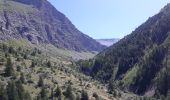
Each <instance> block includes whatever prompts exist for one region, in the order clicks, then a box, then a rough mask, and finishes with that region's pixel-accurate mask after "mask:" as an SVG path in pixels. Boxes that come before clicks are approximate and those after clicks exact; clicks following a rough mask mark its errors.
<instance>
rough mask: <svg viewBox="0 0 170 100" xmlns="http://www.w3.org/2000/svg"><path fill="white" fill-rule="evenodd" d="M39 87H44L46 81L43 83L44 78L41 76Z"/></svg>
mask: <svg viewBox="0 0 170 100" xmlns="http://www.w3.org/2000/svg"><path fill="white" fill-rule="evenodd" d="M38 86H39V87H43V86H44V81H43V78H42V77H41V76H40V77H39V81H38Z"/></svg>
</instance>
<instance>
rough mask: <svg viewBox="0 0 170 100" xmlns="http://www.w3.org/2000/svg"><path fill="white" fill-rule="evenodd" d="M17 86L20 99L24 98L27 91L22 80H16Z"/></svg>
mask: <svg viewBox="0 0 170 100" xmlns="http://www.w3.org/2000/svg"><path fill="white" fill-rule="evenodd" d="M16 87H17V92H18V96H19V98H20V100H24V98H25V97H24V96H25V91H24V87H23V86H22V82H21V81H20V80H19V81H17V82H16Z"/></svg>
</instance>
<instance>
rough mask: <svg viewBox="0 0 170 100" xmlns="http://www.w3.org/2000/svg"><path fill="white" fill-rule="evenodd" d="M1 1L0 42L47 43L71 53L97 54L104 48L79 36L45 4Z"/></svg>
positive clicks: (27, 0) (26, 0)
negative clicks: (9, 40)
mask: <svg viewBox="0 0 170 100" xmlns="http://www.w3.org/2000/svg"><path fill="white" fill-rule="evenodd" d="M3 1H5V2H4V5H1V6H0V9H1V10H0V22H1V23H0V25H1V29H0V34H1V36H0V39H6V38H17V39H18V38H22V39H26V40H28V41H30V42H31V43H34V44H42V43H48V44H52V45H54V46H56V47H58V48H62V49H69V50H75V51H101V50H102V49H104V48H105V46H103V45H101V44H99V43H98V42H96V41H95V40H94V39H92V38H90V37H89V36H87V35H85V34H83V33H82V32H80V31H79V30H78V29H77V28H76V27H75V26H74V25H73V24H72V23H71V21H70V20H69V19H68V18H67V17H66V16H65V15H64V14H62V13H61V12H59V11H58V10H57V9H56V8H55V7H53V6H52V5H51V4H50V3H49V2H48V1H47V0H12V1H11V0H1V2H3ZM6 5H8V6H6ZM30 5H31V6H30ZM32 5H33V6H32Z"/></svg>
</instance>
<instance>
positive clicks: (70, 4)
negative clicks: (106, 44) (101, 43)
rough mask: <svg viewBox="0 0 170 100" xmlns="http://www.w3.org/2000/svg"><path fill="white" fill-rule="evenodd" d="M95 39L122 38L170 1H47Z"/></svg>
mask: <svg viewBox="0 0 170 100" xmlns="http://www.w3.org/2000/svg"><path fill="white" fill-rule="evenodd" d="M48 1H50V2H51V4H52V5H54V6H55V7H56V9H57V10H59V11H60V12H62V13H63V14H65V15H66V16H67V17H68V18H69V19H70V20H71V22H72V23H73V24H74V25H75V26H76V27H77V28H78V29H79V30H80V31H81V32H83V33H85V34H87V35H89V36H91V37H92V38H97V39H100V38H122V37H124V36H125V35H127V34H129V33H131V32H132V31H133V30H134V29H135V28H137V27H138V26H139V25H141V24H142V23H143V22H145V21H146V20H147V19H148V18H149V17H151V16H153V15H155V14H156V13H158V12H159V11H160V9H161V8H163V7H164V6H165V5H166V4H167V3H168V2H170V1H169V0H48Z"/></svg>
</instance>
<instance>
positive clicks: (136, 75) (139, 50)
mask: <svg viewBox="0 0 170 100" xmlns="http://www.w3.org/2000/svg"><path fill="white" fill-rule="evenodd" d="M169 6H170V5H167V6H166V7H165V8H164V9H163V10H161V12H160V13H158V14H157V15H155V16H153V17H151V18H149V19H148V20H147V21H146V22H145V23H144V24H142V25H141V26H139V27H138V28H137V29H136V30H135V31H133V32H132V34H130V35H128V36H126V37H125V38H123V39H122V40H120V41H119V42H118V43H116V44H115V45H113V46H111V47H109V48H108V49H106V50H104V51H103V52H101V53H100V54H98V55H97V56H96V57H95V58H94V59H90V60H87V61H83V62H82V61H79V62H78V64H79V65H80V67H81V70H82V71H83V72H84V73H86V74H87V75H91V76H92V77H93V78H95V79H98V80H100V81H101V82H103V83H110V82H111V83H112V84H113V85H115V86H116V87H119V88H120V89H122V90H125V91H126V90H129V91H131V92H134V93H137V94H140V95H149V96H153V97H155V98H157V99H159V98H161V97H166V96H168V91H169V90H170V88H169V46H170V41H169V40H170V34H169V33H170V26H169V23H170V17H169V14H170V9H169ZM148 93H149V94H148ZM158 95H159V96H158Z"/></svg>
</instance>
